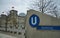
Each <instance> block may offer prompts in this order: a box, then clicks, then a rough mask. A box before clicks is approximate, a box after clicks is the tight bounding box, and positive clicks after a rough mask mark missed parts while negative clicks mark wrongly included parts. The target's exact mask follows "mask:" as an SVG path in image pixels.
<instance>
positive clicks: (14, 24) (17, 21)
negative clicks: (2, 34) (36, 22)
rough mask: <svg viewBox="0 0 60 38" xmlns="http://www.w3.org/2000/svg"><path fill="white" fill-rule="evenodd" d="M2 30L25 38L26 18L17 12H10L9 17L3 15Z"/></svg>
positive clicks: (0, 28)
mask: <svg viewBox="0 0 60 38" xmlns="http://www.w3.org/2000/svg"><path fill="white" fill-rule="evenodd" d="M0 30H2V31H7V32H11V33H13V34H18V35H22V37H23V38H25V36H24V34H25V16H20V15H18V11H16V10H10V11H9V14H8V15H5V14H1V16H0ZM22 37H21V38H22Z"/></svg>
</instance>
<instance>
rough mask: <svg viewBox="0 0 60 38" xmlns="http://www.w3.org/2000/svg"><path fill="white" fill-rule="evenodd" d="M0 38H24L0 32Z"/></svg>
mask: <svg viewBox="0 0 60 38" xmlns="http://www.w3.org/2000/svg"><path fill="white" fill-rule="evenodd" d="M0 38H25V36H23V35H17V34H12V33H9V32H3V31H0Z"/></svg>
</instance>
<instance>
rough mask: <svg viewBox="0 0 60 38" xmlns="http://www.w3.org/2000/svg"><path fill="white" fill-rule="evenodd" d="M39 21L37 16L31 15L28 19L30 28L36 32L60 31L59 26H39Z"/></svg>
mask: <svg viewBox="0 0 60 38" xmlns="http://www.w3.org/2000/svg"><path fill="white" fill-rule="evenodd" d="M39 23H40V19H39V17H38V16H37V15H35V14H33V15H31V16H30V18H29V24H30V26H31V27H36V29H37V30H60V26H58V25H57V26H53V25H50V26H49V25H47V26H42V25H41V26H40V25H39Z"/></svg>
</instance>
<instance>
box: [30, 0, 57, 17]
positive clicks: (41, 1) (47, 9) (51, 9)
mask: <svg viewBox="0 0 60 38" xmlns="http://www.w3.org/2000/svg"><path fill="white" fill-rule="evenodd" d="M33 2H34V3H33V4H31V7H32V8H33V9H34V8H38V9H39V11H41V12H42V13H51V14H53V15H55V16H56V17H57V13H58V10H57V5H56V4H55V3H54V2H53V1H52V0H49V1H48V0H36V1H33Z"/></svg>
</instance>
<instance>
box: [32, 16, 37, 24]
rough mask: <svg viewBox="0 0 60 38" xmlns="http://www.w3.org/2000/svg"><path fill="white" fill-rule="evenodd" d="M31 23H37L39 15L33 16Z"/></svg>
mask: <svg viewBox="0 0 60 38" xmlns="http://www.w3.org/2000/svg"><path fill="white" fill-rule="evenodd" d="M33 20H34V22H33ZM31 23H32V24H33V25H35V24H36V23H37V17H34V18H33V17H32V18H31Z"/></svg>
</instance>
